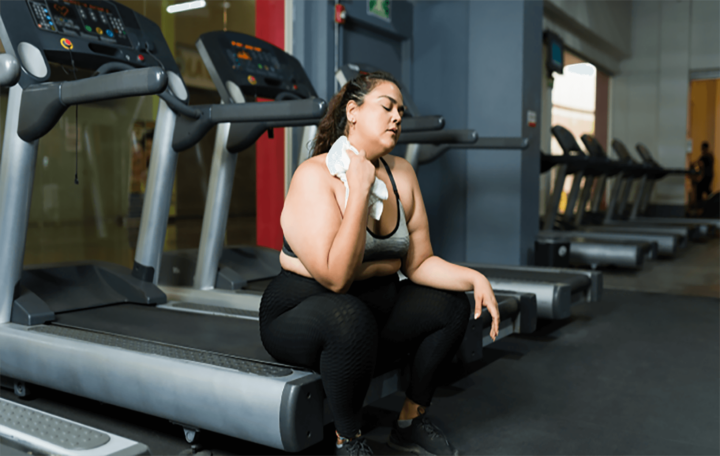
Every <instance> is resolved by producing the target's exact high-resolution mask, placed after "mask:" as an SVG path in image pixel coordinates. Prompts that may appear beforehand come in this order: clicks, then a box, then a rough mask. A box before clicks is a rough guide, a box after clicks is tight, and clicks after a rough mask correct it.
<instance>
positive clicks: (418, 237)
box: [396, 160, 500, 340]
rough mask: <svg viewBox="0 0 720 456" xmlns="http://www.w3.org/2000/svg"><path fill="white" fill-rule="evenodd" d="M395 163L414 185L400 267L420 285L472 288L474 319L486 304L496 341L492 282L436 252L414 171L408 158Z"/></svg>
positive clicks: (496, 322)
mask: <svg viewBox="0 0 720 456" xmlns="http://www.w3.org/2000/svg"><path fill="white" fill-rule="evenodd" d="M396 163H397V167H398V168H400V169H399V171H401V172H402V175H403V176H404V177H406V178H407V182H409V183H410V187H411V193H409V194H408V196H410V199H411V201H409V202H410V203H411V204H409V205H408V206H410V207H409V209H410V210H409V211H408V213H407V224H408V231H409V232H410V248H409V249H408V253H407V256H406V257H405V259H404V261H403V265H402V268H401V270H402V272H403V274H405V276H407V278H408V279H410V280H411V281H413V282H414V283H416V284H418V285H424V286H427V287H432V288H439V289H443V290H451V291H470V290H472V291H473V293H474V295H475V318H478V317H480V313H481V312H482V308H483V307H487V309H488V312H490V315H491V316H492V327H491V329H490V336H491V337H492V339H493V340H495V337H496V336H497V334H498V331H499V326H500V312H499V311H498V305H497V300H496V299H495V294H494V293H493V291H492V287H491V286H490V282H489V281H488V280H487V278H485V276H484V275H482V274H481V273H479V272H478V271H475V270H473V269H470V268H466V267H464V266H459V265H457V264H453V263H449V262H447V261H445V260H443V259H442V258H440V257H438V256H436V255H434V254H433V250H432V245H431V244H430V229H429V226H428V219H427V212H425V203H424V202H423V198H422V194H421V193H420V184H419V183H418V180H417V176H416V175H415V171H414V170H413V168H412V166H411V165H410V164H409V163H408V162H407V161H405V160H396ZM404 193H405V192H404ZM406 194H407V193H406Z"/></svg>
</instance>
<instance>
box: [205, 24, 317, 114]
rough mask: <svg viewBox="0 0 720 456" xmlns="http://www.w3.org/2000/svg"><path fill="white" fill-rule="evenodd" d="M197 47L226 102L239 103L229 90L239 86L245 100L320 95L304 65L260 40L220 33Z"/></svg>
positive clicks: (241, 35)
mask: <svg viewBox="0 0 720 456" xmlns="http://www.w3.org/2000/svg"><path fill="white" fill-rule="evenodd" d="M196 45H197V48H198V51H199V52H200V56H201V57H202V59H203V62H204V63H205V66H206V67H207V69H208V71H209V72H210V76H211V78H212V80H213V82H214V83H215V86H216V87H217V89H218V92H220V96H221V97H222V99H223V101H225V102H226V103H228V102H230V100H233V101H236V100H234V97H233V96H232V94H231V93H230V89H229V87H237V88H238V89H239V90H240V91H241V92H242V94H243V95H244V96H245V97H255V96H258V97H264V98H271V99H275V98H276V97H278V96H279V95H280V94H281V93H285V94H291V96H297V97H298V98H310V97H316V96H317V94H316V92H315V89H314V88H313V86H312V84H311V83H310V79H308V77H307V75H306V74H305V70H304V69H303V67H302V65H301V64H300V62H298V60H297V59H296V58H294V57H293V56H291V55H290V54H288V53H286V52H285V51H283V50H282V49H280V48H278V47H276V46H273V45H272V44H270V43H268V42H266V41H263V40H261V39H259V38H256V37H254V36H251V35H246V34H244V33H238V32H223V31H218V32H210V33H205V34H203V35H201V36H200V38H199V39H198V41H197V44H196Z"/></svg>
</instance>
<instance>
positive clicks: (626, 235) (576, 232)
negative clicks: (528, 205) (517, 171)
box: [542, 126, 688, 257]
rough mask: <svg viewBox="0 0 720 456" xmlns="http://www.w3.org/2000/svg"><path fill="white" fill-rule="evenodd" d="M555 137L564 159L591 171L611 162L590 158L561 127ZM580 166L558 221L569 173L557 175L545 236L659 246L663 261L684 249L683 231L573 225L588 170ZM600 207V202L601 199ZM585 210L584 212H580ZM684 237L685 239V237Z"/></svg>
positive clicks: (561, 170)
mask: <svg viewBox="0 0 720 456" xmlns="http://www.w3.org/2000/svg"><path fill="white" fill-rule="evenodd" d="M552 133H553V135H554V136H555V138H556V139H557V140H558V142H559V143H560V146H561V147H562V148H563V152H564V155H565V156H572V157H575V158H576V159H577V160H581V161H584V162H585V165H584V166H585V167H586V168H590V167H593V166H608V161H607V160H606V159H604V158H602V157H593V156H588V155H587V154H586V153H585V152H584V151H583V150H582V149H581V148H580V146H579V145H578V143H577V141H576V140H575V138H574V137H573V135H572V133H570V132H569V131H567V130H566V129H565V128H563V127H561V126H555V127H553V128H552ZM582 166H583V165H581V166H580V167H579V168H578V169H575V170H573V171H575V172H574V181H573V186H572V190H571V192H570V195H569V196H568V203H567V209H566V212H565V215H564V216H563V217H562V218H561V219H559V220H558V216H557V214H558V211H559V205H560V194H561V193H562V186H563V183H564V182H565V178H566V177H567V175H568V171H567V169H565V170H563V169H562V168H561V169H560V170H559V172H558V173H557V174H556V178H555V185H554V191H553V195H552V197H551V198H550V201H549V202H548V210H547V211H546V212H545V220H544V225H543V231H542V234H543V235H547V236H553V235H554V236H562V235H568V234H570V235H573V236H581V237H583V238H586V239H590V240H611V241H641V242H655V243H657V246H658V255H659V256H664V257H673V256H675V254H676V253H677V251H678V249H679V248H681V247H684V246H685V245H686V244H687V240H688V238H687V230H680V232H677V233H668V232H667V231H663V230H660V229H655V228H647V229H643V228H642V227H627V229H625V228H624V227H623V228H621V227H610V226H584V225H583V226H577V225H575V224H574V223H573V221H574V216H575V214H574V211H573V208H574V207H575V205H576V204H577V201H578V197H579V195H580V191H581V187H580V183H581V181H582V177H583V172H584V171H583V170H584V169H586V168H583V167H582ZM598 204H599V199H598ZM583 210H584V207H583V208H581V211H583ZM558 222H560V225H561V226H562V228H563V231H560V232H556V231H553V230H554V229H555V228H556V223H558ZM683 233H684V234H685V235H683Z"/></svg>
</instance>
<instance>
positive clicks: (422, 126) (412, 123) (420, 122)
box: [402, 116, 445, 133]
mask: <svg viewBox="0 0 720 456" xmlns="http://www.w3.org/2000/svg"><path fill="white" fill-rule="evenodd" d="M443 128H445V118H444V117H443V116H417V117H403V120H402V131H403V132H405V133H410V132H416V131H437V130H442V129H443Z"/></svg>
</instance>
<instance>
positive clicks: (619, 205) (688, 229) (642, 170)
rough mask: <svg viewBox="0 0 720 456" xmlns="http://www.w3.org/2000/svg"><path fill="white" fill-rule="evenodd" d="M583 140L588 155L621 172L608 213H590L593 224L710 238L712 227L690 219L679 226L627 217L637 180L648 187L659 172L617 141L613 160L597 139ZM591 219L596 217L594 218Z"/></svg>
mask: <svg viewBox="0 0 720 456" xmlns="http://www.w3.org/2000/svg"><path fill="white" fill-rule="evenodd" d="M580 139H581V140H582V142H583V143H584V144H585V148H586V149H587V150H588V152H590V154H591V155H593V156H596V157H599V158H600V159H605V160H607V162H609V163H610V164H611V166H614V167H615V168H616V169H618V170H619V172H618V173H617V174H616V177H615V182H614V184H613V186H612V189H611V192H610V195H611V196H610V201H609V202H608V208H607V210H606V211H605V214H600V213H599V212H597V211H595V212H593V213H591V214H587V215H589V216H591V217H589V218H590V219H591V220H590V222H591V223H593V222H599V223H601V224H603V225H609V226H618V227H623V228H627V227H632V228H635V227H637V228H638V229H646V228H648V227H653V228H662V229H667V228H669V229H670V232H677V233H679V234H680V235H684V236H687V237H688V239H690V240H702V239H704V238H705V237H706V236H707V235H708V233H709V226H708V225H706V224H703V223H698V222H692V221H688V220H684V221H683V222H684V223H677V222H680V220H677V221H676V223H662V222H661V221H658V222H656V223H652V222H647V221H642V220H637V219H634V220H633V219H632V218H626V217H625V212H626V210H625V209H626V208H627V207H629V199H630V191H631V189H632V186H633V184H634V183H635V182H636V181H641V182H640V184H641V185H640V186H641V187H642V186H643V184H645V183H646V182H647V181H648V179H649V178H650V177H655V176H656V175H657V169H656V168H654V167H651V166H650V165H647V164H641V163H638V162H636V161H635V160H634V159H633V158H632V157H631V156H630V154H629V153H628V152H627V150H626V149H625V146H624V145H623V144H622V143H621V142H619V141H617V140H616V141H613V148H614V149H615V151H616V153H617V155H618V157H619V160H611V159H610V158H609V157H607V155H606V154H605V150H604V149H603V147H602V145H601V144H600V143H599V142H598V140H597V139H595V137H594V136H592V135H587V134H586V135H583V136H582V137H581V138H580ZM588 183H590V184H591V183H592V182H590V181H588V182H586V183H585V185H584V189H583V190H584V191H583V194H586V195H588V196H587V197H586V198H585V199H582V198H581V199H580V205H579V206H578V211H582V210H584V209H585V207H586V206H587V202H588V201H589V199H590V198H589V191H585V189H586V188H587V187H588ZM605 184H606V180H603V181H601V182H600V184H599V185H598V187H597V188H596V192H603V191H604V185H605ZM638 196H640V193H638ZM636 200H637V201H638V202H639V198H636ZM583 203H585V206H583V205H582V204H583ZM592 216H594V218H593V217H592ZM582 218H583V217H582V214H579V219H582ZM598 219H599V220H598Z"/></svg>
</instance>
